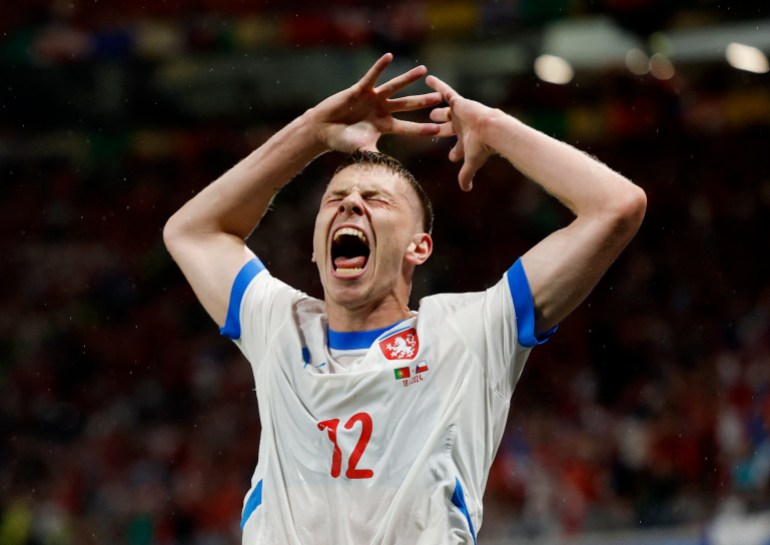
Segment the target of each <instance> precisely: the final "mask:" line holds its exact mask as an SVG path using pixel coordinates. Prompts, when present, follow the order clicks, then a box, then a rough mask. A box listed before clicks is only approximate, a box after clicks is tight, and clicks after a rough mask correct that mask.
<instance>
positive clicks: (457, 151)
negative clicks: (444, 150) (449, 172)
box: [449, 140, 465, 163]
mask: <svg viewBox="0 0 770 545" xmlns="http://www.w3.org/2000/svg"><path fill="white" fill-rule="evenodd" d="M464 155H465V149H464V147H463V142H462V140H458V141H457V142H456V143H455V145H454V146H453V147H452V149H451V150H449V160H450V161H452V162H453V163H456V162H457V161H460V160H461V159H462V158H463V156H464Z"/></svg>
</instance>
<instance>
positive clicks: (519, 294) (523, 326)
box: [506, 258, 559, 348]
mask: <svg viewBox="0 0 770 545" xmlns="http://www.w3.org/2000/svg"><path fill="white" fill-rule="evenodd" d="M506 276H507V278H508V287H509V288H510V289H511V297H512V298H513V308H514V309H515V310H516V329H517V330H518V333H519V344H521V345H522V346H524V347H526V348H532V347H533V346H535V345H538V344H543V343H544V342H546V341H547V340H548V339H550V338H551V335H553V334H554V332H555V331H556V328H558V327H559V326H554V327H552V328H551V329H550V330H548V331H546V332H545V333H543V334H542V335H540V336H539V337H538V336H537V335H535V301H534V300H533V299H532V289H531V288H530V287H529V281H528V280H527V275H526V273H525V272H524V266H523V265H522V264H521V258H519V259H517V260H516V262H515V263H514V264H513V265H511V268H510V269H508V272H507V273H506Z"/></svg>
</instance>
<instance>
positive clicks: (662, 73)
mask: <svg viewBox="0 0 770 545" xmlns="http://www.w3.org/2000/svg"><path fill="white" fill-rule="evenodd" d="M650 73H651V74H652V75H653V76H655V77H656V78H658V79H662V80H667V79H671V78H673V77H674V74H676V70H674V65H673V64H671V61H670V60H668V57H666V56H665V55H661V54H660V53H655V54H654V55H653V56H652V57H650Z"/></svg>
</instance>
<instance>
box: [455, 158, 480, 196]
mask: <svg viewBox="0 0 770 545" xmlns="http://www.w3.org/2000/svg"><path fill="white" fill-rule="evenodd" d="M475 174H476V169H475V168H473V167H472V166H471V165H470V164H469V163H463V166H462V167H461V168H460V173H459V174H458V175H457V181H458V182H460V189H462V190H463V191H470V190H471V189H473V176H474V175H475Z"/></svg>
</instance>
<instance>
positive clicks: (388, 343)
mask: <svg viewBox="0 0 770 545" xmlns="http://www.w3.org/2000/svg"><path fill="white" fill-rule="evenodd" d="M380 349H382V353H383V354H385V357H386V358H388V359H389V360H411V359H413V358H414V357H415V356H416V355H417V351H418V350H419V349H420V341H419V339H418V338H417V330H416V329H415V328H413V327H410V328H409V329H405V330H404V331H400V332H399V333H396V334H394V335H391V336H390V337H388V338H386V339H383V340H381V341H380Z"/></svg>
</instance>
